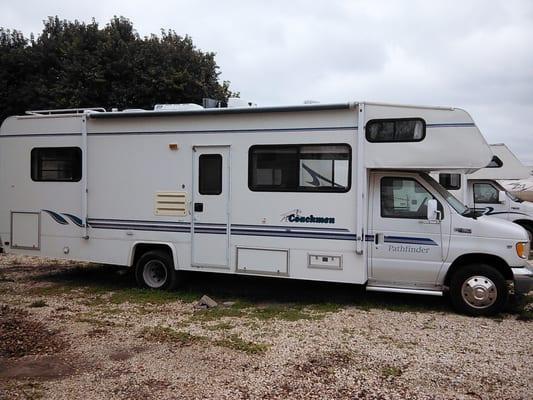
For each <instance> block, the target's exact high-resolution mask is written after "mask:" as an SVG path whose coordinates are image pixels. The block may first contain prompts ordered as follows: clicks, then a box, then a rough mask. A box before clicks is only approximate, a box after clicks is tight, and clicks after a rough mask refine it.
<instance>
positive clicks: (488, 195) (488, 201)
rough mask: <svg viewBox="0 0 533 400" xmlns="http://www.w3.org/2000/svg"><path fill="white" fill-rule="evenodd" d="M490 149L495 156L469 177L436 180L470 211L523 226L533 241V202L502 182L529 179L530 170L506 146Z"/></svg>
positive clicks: (450, 175) (455, 175)
mask: <svg viewBox="0 0 533 400" xmlns="http://www.w3.org/2000/svg"><path fill="white" fill-rule="evenodd" d="M490 148H491V150H492V152H493V153H494V156H493V158H492V160H491V162H490V163H489V164H488V165H487V166H486V167H485V168H483V169H480V170H478V171H476V172H473V173H470V174H458V173H448V172H440V173H438V176H435V178H436V179H438V180H439V182H440V184H441V185H442V186H444V188H445V189H447V190H449V191H450V192H451V193H452V194H453V195H454V196H456V197H457V198H459V199H460V200H461V201H462V202H463V203H464V204H466V205H467V206H468V207H470V208H471V209H476V210H479V211H480V212H483V213H484V214H485V215H490V216H494V217H498V218H502V219H506V220H508V221H512V222H515V223H517V224H518V225H520V226H522V227H524V228H525V229H526V230H527V232H528V234H529V239H530V241H531V239H532V238H533V203H531V202H529V201H524V200H522V199H520V198H519V197H517V196H515V195H514V194H512V193H510V192H509V191H507V190H505V188H504V187H503V185H502V184H501V183H500V182H499V181H507V182H510V181H511V180H518V179H525V178H528V177H529V176H530V169H529V168H528V167H526V166H524V165H523V164H522V163H521V162H520V160H518V158H516V156H515V155H514V154H513V153H512V152H511V150H509V148H508V147H507V146H506V145H505V144H503V143H500V144H492V145H490ZM435 175H437V174H435Z"/></svg>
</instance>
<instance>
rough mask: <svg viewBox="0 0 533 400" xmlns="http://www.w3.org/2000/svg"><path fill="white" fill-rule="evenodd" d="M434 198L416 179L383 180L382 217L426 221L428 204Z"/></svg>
mask: <svg viewBox="0 0 533 400" xmlns="http://www.w3.org/2000/svg"><path fill="white" fill-rule="evenodd" d="M432 198H433V196H432V195H431V193H429V192H428V191H427V190H426V189H425V188H424V187H423V186H422V185H421V184H420V183H418V182H417V181H416V180H414V179H411V178H396V177H385V178H382V179H381V216H382V217H384V218H410V219H426V218H427V202H428V200H430V199H432ZM440 208H441V206H440V205H439V209H440Z"/></svg>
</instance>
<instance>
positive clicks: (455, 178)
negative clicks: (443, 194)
mask: <svg viewBox="0 0 533 400" xmlns="http://www.w3.org/2000/svg"><path fill="white" fill-rule="evenodd" d="M439 183H440V184H441V185H442V187H443V188H444V189H446V190H459V189H461V174H439Z"/></svg>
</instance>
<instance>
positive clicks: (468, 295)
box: [461, 276, 498, 308]
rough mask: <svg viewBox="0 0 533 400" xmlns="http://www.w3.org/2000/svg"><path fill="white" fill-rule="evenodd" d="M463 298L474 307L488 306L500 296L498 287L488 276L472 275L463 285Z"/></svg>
mask: <svg viewBox="0 0 533 400" xmlns="http://www.w3.org/2000/svg"><path fill="white" fill-rule="evenodd" d="M461 295H462V296H463V300H464V301H465V302H466V303H468V305H470V306H471V307H474V308H488V307H490V306H492V305H493V304H494V303H495V302H496V299H497V298H498V289H497V288H496V285H495V284H494V282H493V281H492V280H490V279H489V278H487V277H486V276H472V277H470V278H468V279H467V280H465V282H464V283H463V286H462V287H461Z"/></svg>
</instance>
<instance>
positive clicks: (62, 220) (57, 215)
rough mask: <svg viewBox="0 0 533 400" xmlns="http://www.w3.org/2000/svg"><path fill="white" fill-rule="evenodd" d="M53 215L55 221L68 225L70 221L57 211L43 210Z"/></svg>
mask: <svg viewBox="0 0 533 400" xmlns="http://www.w3.org/2000/svg"><path fill="white" fill-rule="evenodd" d="M42 211H44V212H45V213H47V214H48V215H50V216H51V217H52V219H53V220H54V221H56V222H57V223H58V224H61V225H68V221H67V220H66V219H65V218H63V217H62V216H61V215H59V214H58V213H56V212H53V211H50V210H42Z"/></svg>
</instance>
